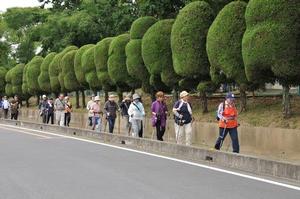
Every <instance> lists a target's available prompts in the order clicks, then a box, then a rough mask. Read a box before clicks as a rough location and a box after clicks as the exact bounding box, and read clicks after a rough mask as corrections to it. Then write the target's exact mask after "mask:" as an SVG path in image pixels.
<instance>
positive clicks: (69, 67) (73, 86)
mask: <svg viewBox="0 0 300 199" xmlns="http://www.w3.org/2000/svg"><path fill="white" fill-rule="evenodd" d="M76 53H77V50H71V51H69V52H68V53H66V54H65V55H64V56H63V58H62V60H61V66H62V73H61V74H62V76H63V78H64V86H65V88H66V90H67V91H69V92H71V91H78V90H79V89H80V84H79V82H78V81H77V79H76V75H75V71H74V58H75V55H76Z"/></svg>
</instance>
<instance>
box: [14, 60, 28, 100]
mask: <svg viewBox="0 0 300 199" xmlns="http://www.w3.org/2000/svg"><path fill="white" fill-rule="evenodd" d="M24 67H25V64H18V65H16V66H15V67H14V68H12V69H11V76H12V77H13V78H12V79H11V84H12V92H13V94H14V95H18V96H22V95H23V92H22V83H23V82H22V78H23V71H24Z"/></svg>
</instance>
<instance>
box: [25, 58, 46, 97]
mask: <svg viewBox="0 0 300 199" xmlns="http://www.w3.org/2000/svg"><path fill="white" fill-rule="evenodd" d="M43 60H44V58H43V57H41V56H35V57H34V58H33V59H32V60H31V61H30V62H29V63H28V68H27V71H26V79H27V86H28V92H29V93H30V94H32V95H35V94H38V93H40V92H41V89H40V87H39V83H38V78H37V77H38V76H39V75H40V72H41V65H42V63H43Z"/></svg>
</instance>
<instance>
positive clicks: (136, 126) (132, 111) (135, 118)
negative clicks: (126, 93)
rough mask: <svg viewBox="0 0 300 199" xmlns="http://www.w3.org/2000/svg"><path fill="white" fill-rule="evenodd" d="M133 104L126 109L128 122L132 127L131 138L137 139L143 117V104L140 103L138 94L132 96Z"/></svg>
mask: <svg viewBox="0 0 300 199" xmlns="http://www.w3.org/2000/svg"><path fill="white" fill-rule="evenodd" d="M132 98H133V102H132V103H131V104H130V106H129V109H128V115H129V122H130V123H131V125H132V136H133V137H139V132H140V131H141V130H142V128H143V126H142V122H143V120H144V117H145V110H144V106H143V104H142V103H141V102H140V98H141V97H140V96H139V95H138V94H134V95H133V97H132Z"/></svg>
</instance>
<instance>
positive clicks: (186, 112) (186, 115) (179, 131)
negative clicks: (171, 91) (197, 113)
mask: <svg viewBox="0 0 300 199" xmlns="http://www.w3.org/2000/svg"><path fill="white" fill-rule="evenodd" d="M180 98H181V99H180V100H179V101H177V102H176V103H175V105H174V107H173V113H174V115H175V135H176V142H177V143H178V144H186V145H191V144H192V120H193V117H192V106H191V104H190V103H189V102H188V99H189V93H188V92H186V91H182V92H181V93H180ZM184 134H185V141H184Z"/></svg>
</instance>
